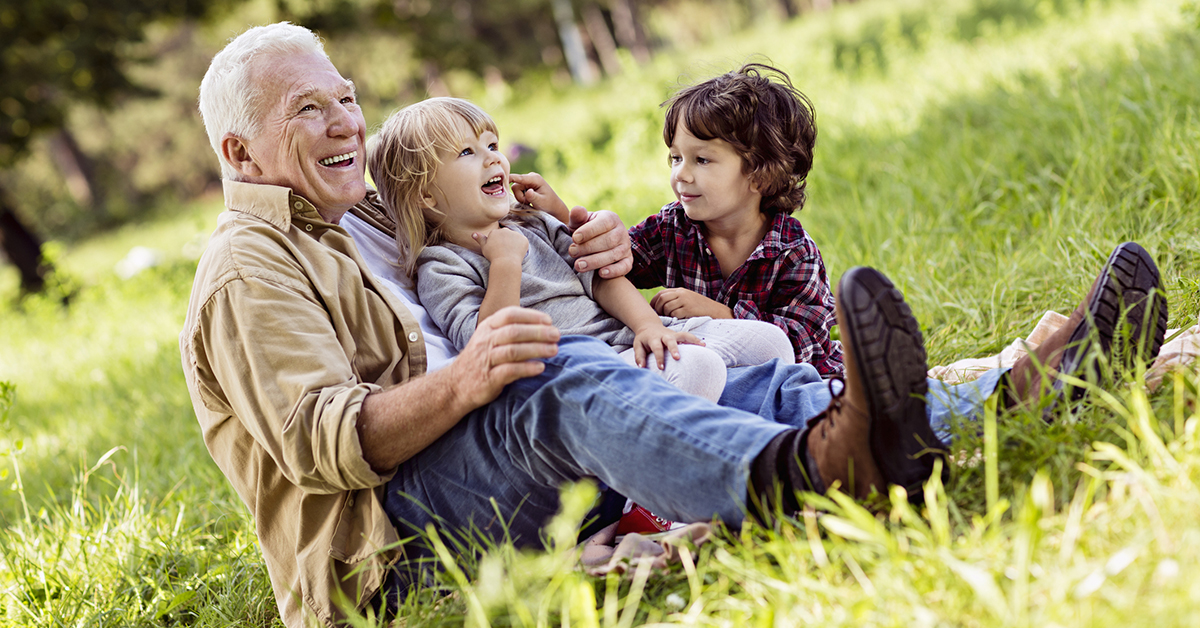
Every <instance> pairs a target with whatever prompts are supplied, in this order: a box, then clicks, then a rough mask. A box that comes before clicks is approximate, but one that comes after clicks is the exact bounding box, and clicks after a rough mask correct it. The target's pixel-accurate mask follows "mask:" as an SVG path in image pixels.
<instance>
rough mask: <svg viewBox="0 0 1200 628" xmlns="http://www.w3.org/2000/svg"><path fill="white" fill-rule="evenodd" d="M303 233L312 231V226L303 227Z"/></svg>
mask: <svg viewBox="0 0 1200 628" xmlns="http://www.w3.org/2000/svg"><path fill="white" fill-rule="evenodd" d="M304 230H305V231H312V225H304Z"/></svg>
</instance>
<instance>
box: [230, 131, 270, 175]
mask: <svg viewBox="0 0 1200 628" xmlns="http://www.w3.org/2000/svg"><path fill="white" fill-rule="evenodd" d="M221 156H222V157H223V158H224V159H225V162H226V163H228V164H229V165H230V166H233V169H234V170H236V171H237V172H238V173H239V174H241V175H242V177H244V178H246V179H253V178H254V177H261V176H262V174H263V170H262V168H261V167H259V165H258V163H257V162H255V161H254V157H253V156H252V155H250V148H249V147H248V146H247V145H246V141H245V140H243V139H242V138H240V137H238V136H236V135H234V134H233V133H226V134H225V136H224V137H222V138H221Z"/></svg>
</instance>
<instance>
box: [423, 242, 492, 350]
mask: <svg viewBox="0 0 1200 628" xmlns="http://www.w3.org/2000/svg"><path fill="white" fill-rule="evenodd" d="M466 253H468V254H469V251H467V252H466ZM479 257H480V259H481V260H482V264H483V265H482V267H480V266H477V265H475V264H472V263H471V262H469V261H468V260H466V259H465V258H464V257H462V256H461V255H459V254H458V253H457V252H456V251H454V250H451V249H450V248H449V247H445V246H430V247H426V248H425V249H424V250H422V251H421V255H420V257H418V258H417V296H418V298H420V299H421V305H423V306H425V310H426V311H427V312H429V317H430V318H431V319H433V322H434V324H436V325H437V326H438V327H439V328H440V329H441V330H442V333H443V334H445V335H446V338H448V339H449V340H450V342H451V343H452V344H453V345H454V346H455V348H457V349H458V350H459V351H462V349H463V347H465V346H467V342H469V341H470V340H471V335H472V334H474V333H475V326H476V324H478V322H479V308H480V306H481V305H482V304H483V297H484V296H485V295H486V294H487V270H488V269H487V260H486V259H483V257H482V256H479Z"/></svg>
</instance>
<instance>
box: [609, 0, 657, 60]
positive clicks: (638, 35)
mask: <svg viewBox="0 0 1200 628" xmlns="http://www.w3.org/2000/svg"><path fill="white" fill-rule="evenodd" d="M633 2H634V0H611V2H610V4H609V6H610V7H611V9H612V19H613V30H614V31H616V35H617V41H618V42H619V43H620V44H621V47H622V48H624V49H626V50H628V51H629V52H631V53H633V58H634V60H636V61H637V62H638V63H646V62H648V61H650V46H648V45H647V44H646V35H645V33H644V32H642V29H641V28H639V27H638V21H637V8H636V7H634V5H633Z"/></svg>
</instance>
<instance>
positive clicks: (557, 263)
mask: <svg viewBox="0 0 1200 628" xmlns="http://www.w3.org/2000/svg"><path fill="white" fill-rule="evenodd" d="M509 228H510V229H516V230H517V231H520V232H521V233H523V234H524V235H525V238H526V239H528V240H529V253H528V254H526V256H525V260H524V261H523V262H522V263H521V307H527V308H531V309H534V310H537V311H539V312H545V313H546V314H549V315H550V318H551V319H552V320H553V321H554V324H555V325H556V326H557V327H558V328H559V330H560V331H561V332H562V334H563V335H564V336H565V335H569V334H581V335H585V336H592V337H594V338H599V339H600V340H603V341H604V342H607V343H608V344H610V345H612V346H613V347H614V348H616V349H617V350H624V349H628V348H629V347H630V345H632V344H633V332H632V331H631V330H630V329H629V328H628V327H626V326H625V324H624V323H622V322H621V321H619V320H617V319H615V318H613V317H612V316H609V314H608V313H607V312H605V311H604V310H603V309H602V308H601V307H600V305H599V304H598V303H596V301H595V300H593V298H592V281H593V280H594V275H595V272H594V271H588V272H586V273H576V272H575V269H574V268H573V267H572V261H571V258H570V256H569V255H567V247H569V246H570V244H571V234H570V233H569V232H568V231H567V228H566V226H564V225H563V224H562V223H561V222H559V221H557V220H555V219H554V218H553V217H551V216H549V215H547V214H544V213H541V212H537V213H534V214H532V215H529V216H524V217H522V219H521V223H519V224H510V225H509ZM417 265H418V266H417V294H418V296H419V297H420V299H421V304H422V305H424V306H425V309H426V310H428V311H429V315H430V317H432V318H433V321H434V322H435V323H437V325H438V327H440V328H441V329H442V332H443V333H445V334H446V337H447V338H449V339H450V342H452V343H454V346H456V347H458V348H459V349H460V350H461V349H462V348H463V347H464V346H466V344H467V341H468V340H470V339H471V334H473V333H475V324H476V323H477V322H478V319H479V306H480V305H481V304H482V303H483V297H484V294H486V292H487V285H488V269H489V268H490V266H491V264H489V262H488V260H487V258H485V257H484V256H483V255H481V254H479V253H476V252H474V251H471V250H469V249H466V248H463V247H461V246H458V245H456V244H451V243H445V244H440V245H437V246H430V247H426V248H425V249H424V250H422V251H421V255H420V256H419V257H418V258H417ZM674 321H675V319H673V318H669V317H663V324H664V325H669V324H671V323H673V322H674Z"/></svg>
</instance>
